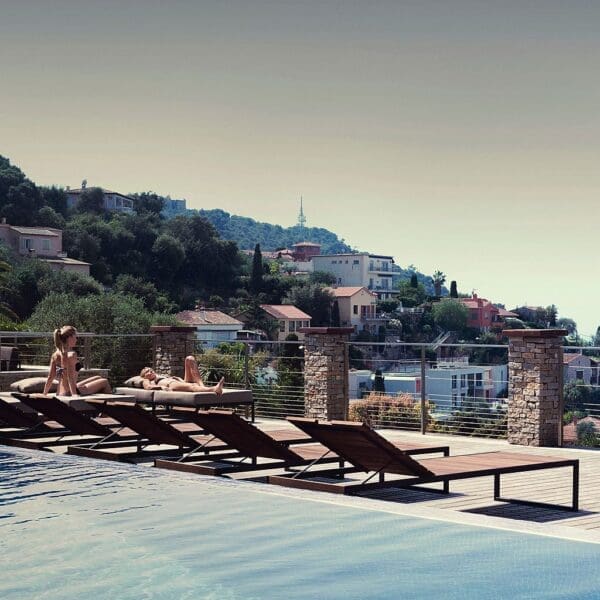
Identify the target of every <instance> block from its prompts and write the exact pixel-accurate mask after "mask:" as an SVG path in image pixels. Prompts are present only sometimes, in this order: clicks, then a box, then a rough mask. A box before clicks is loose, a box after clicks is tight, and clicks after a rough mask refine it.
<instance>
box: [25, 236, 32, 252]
mask: <svg viewBox="0 0 600 600" xmlns="http://www.w3.org/2000/svg"><path fill="white" fill-rule="evenodd" d="M23 248H25V250H33V240H32V239H31V238H23Z"/></svg>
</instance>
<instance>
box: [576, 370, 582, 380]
mask: <svg viewBox="0 0 600 600" xmlns="http://www.w3.org/2000/svg"><path fill="white" fill-rule="evenodd" d="M575 379H581V380H583V371H576V372H575Z"/></svg>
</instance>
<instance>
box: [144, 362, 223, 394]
mask: <svg viewBox="0 0 600 600" xmlns="http://www.w3.org/2000/svg"><path fill="white" fill-rule="evenodd" d="M140 376H141V377H143V378H144V382H143V386H144V389H145V390H168V391H171V392H214V393H215V394H222V393H223V384H224V382H225V378H224V377H223V378H221V381H219V383H217V385H205V384H204V382H203V381H202V377H200V371H199V369H198V363H197V362H196V359H195V358H194V357H193V356H186V357H185V373H184V376H183V379H181V377H173V376H171V375H158V374H157V373H156V371H154V369H152V368H150V367H144V368H143V369H142V371H141V372H140Z"/></svg>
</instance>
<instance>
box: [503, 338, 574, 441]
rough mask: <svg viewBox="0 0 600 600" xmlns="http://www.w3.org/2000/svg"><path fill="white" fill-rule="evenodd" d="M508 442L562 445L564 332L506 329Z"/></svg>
mask: <svg viewBox="0 0 600 600" xmlns="http://www.w3.org/2000/svg"><path fill="white" fill-rule="evenodd" d="M502 333H503V335H505V336H507V337H508V339H509V346H508V442H509V443H510V444H520V445H522V446H560V445H562V414H563V389H562V388H563V381H562V379H563V375H562V369H563V359H562V355H563V351H562V338H563V336H565V335H567V331H565V330H564V329H506V330H504V331H503V332H502Z"/></svg>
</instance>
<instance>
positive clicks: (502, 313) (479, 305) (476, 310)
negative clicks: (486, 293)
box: [459, 294, 518, 331]
mask: <svg viewBox="0 0 600 600" xmlns="http://www.w3.org/2000/svg"><path fill="white" fill-rule="evenodd" d="M459 300H460V301H461V302H462V303H463V304H464V305H465V306H466V307H467V309H468V310H469V314H468V315H467V327H472V328H473V329H479V330H480V331H490V329H502V328H503V327H504V325H505V319H506V318H507V317H518V315H517V314H515V313H512V312H510V311H508V310H505V309H503V308H498V307H497V306H494V305H493V304H492V303H491V302H490V301H489V300H487V299H486V298H479V296H477V294H473V297H472V298H459Z"/></svg>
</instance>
